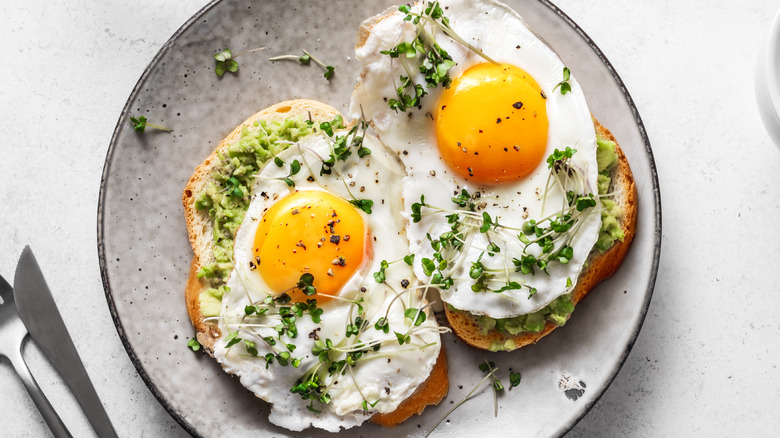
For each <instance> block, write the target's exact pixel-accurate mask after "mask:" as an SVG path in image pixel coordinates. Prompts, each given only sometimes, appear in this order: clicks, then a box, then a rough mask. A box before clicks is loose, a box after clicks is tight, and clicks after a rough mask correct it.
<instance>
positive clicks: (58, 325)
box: [14, 245, 116, 438]
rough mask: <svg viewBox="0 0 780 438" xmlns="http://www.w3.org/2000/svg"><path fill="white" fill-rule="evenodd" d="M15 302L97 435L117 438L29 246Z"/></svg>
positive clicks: (19, 271) (17, 276)
mask: <svg viewBox="0 0 780 438" xmlns="http://www.w3.org/2000/svg"><path fill="white" fill-rule="evenodd" d="M14 298H15V300H16V306H17V311H18V312H19V317H20V318H21V319H22V321H23V322H24V325H26V326H27V330H28V331H29V332H30V336H31V337H32V338H33V340H34V341H35V343H36V345H38V348H40V350H41V351H42V352H43V354H44V355H45V356H46V358H47V359H49V362H51V364H52V365H53V366H54V369H56V370H57V372H58V373H59V374H60V376H61V377H62V379H63V380H64V381H65V383H66V384H67V385H68V388H70V391H71V392H72V393H73V396H74V397H76V400H77V401H78V403H79V405H81V408H82V409H83V410H84V414H86V416H87V419H88V420H89V422H90V424H91V425H92V428H93V429H94V430H95V432H96V433H97V435H98V436H99V437H101V438H102V437H116V431H114V426H112V425H111V420H110V419H109V418H108V415H107V414H106V411H105V409H104V408H103V405H102V404H101V403H100V399H99V398H98V395H97V393H96V392H95V388H94V387H93V386H92V382H90V380H89V376H88V375H87V371H86V370H85V369H84V364H83V363H82V362H81V359H80V358H79V355H78V352H77V351H76V347H75V346H74V345H73V341H72V340H71V338H70V335H69V334H68V330H67V328H66V327H65V323H64V322H63V321H62V317H61V316H60V312H59V311H58V310H57V306H56V304H55V303H54V299H53V298H52V296H51V292H50V291H49V287H48V286H47V285H46V280H45V279H44V278H43V273H42V272H41V268H40V267H39V266H38V262H37V261H36V260H35V256H34V255H33V253H32V249H30V246H29V245H28V246H26V247H25V248H24V251H22V256H21V257H20V258H19V264H18V265H17V266H16V274H15V275H14Z"/></svg>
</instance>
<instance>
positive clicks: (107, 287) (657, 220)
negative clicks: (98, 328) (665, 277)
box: [97, 0, 662, 438]
mask: <svg viewBox="0 0 780 438" xmlns="http://www.w3.org/2000/svg"><path fill="white" fill-rule="evenodd" d="M538 1H539V3H541V4H542V5H543V6H545V7H547V8H548V9H550V10H551V11H552V12H553V13H555V15H557V16H558V17H559V18H560V19H561V20H562V21H563V22H564V23H565V24H566V25H568V26H569V27H570V28H571V29H573V30H574V31H575V32H576V33H577V34H578V35H579V36H580V38H582V39H583V41H584V42H585V43H586V44H587V45H588V47H590V49H591V50H593V52H594V53H595V54H596V55H597V56H598V57H599V59H600V60H601V62H602V63H603V65H604V66H605V67H606V68H607V71H608V72H609V74H610V76H612V78H613V79H614V80H615V82H616V84H617V86H618V88H619V89H620V92H621V94H622V95H623V97H624V98H625V100H626V104H627V105H628V107H629V108H630V109H631V115H632V117H633V119H634V122H635V123H636V127H637V129H638V131H639V135H640V137H641V139H642V144H643V146H644V152H645V154H646V156H647V159H648V167H649V169H650V181H651V183H652V189H653V190H652V191H653V203H652V205H653V206H654V207H655V215H654V218H653V219H654V221H653V225H654V227H653V229H654V238H653V241H652V245H653V262H652V265H651V267H650V272H649V277H648V281H647V284H646V287H645V299H644V302H643V303H642V307H641V316H640V318H639V321H638V322H637V324H636V325H635V326H634V328H633V331H632V333H631V336H630V340H629V342H628V344H627V345H626V348H625V349H624V350H623V352H622V354H621V356H620V358H619V360H617V361H616V362H615V365H614V366H613V367H612V369H611V370H609V374H610V377H609V378H608V379H607V384H606V385H604V386H603V387H602V388H600V389H599V391H598V393H597V394H596V396H595V397H593V398H592V399H591V400H589V401H588V403H587V404H586V405H585V406H584V409H583V410H582V412H581V413H580V415H579V416H578V417H576V418H574V419H572V420H570V421H569V422H568V424H562V425H560V427H559V428H558V432H559V434H558V436H563V435H565V434H566V433H568V432H569V431H571V429H573V428H574V427H575V426H576V425H577V424H578V423H579V422H580V421H581V420H582V419H583V418H584V417H585V416H586V415H587V414H588V413H589V412H590V411H591V410H592V409H593V407H594V406H595V404H596V403H597V402H598V401H599V400H600V399H601V397H602V396H603V395H604V393H606V391H607V389H608V388H609V387H610V386H611V385H612V383H613V382H614V380H615V378H616V377H617V375H618V373H619V372H620V370H621V369H622V367H623V365H624V364H625V362H626V360H627V359H628V356H629V354H630V353H631V351H632V350H633V347H634V344H635V343H636V340H637V337H638V336H639V332H640V331H641V329H642V327H643V326H644V321H645V319H646V317H647V311H648V309H649V307H650V302H651V300H652V296H653V293H654V289H655V283H656V279H657V274H658V269H659V263H660V255H661V236H662V232H661V231H662V230H661V227H662V221H661V194H660V188H659V182H658V170H657V168H656V164H655V158H654V155H653V151H652V148H651V146H650V140H649V138H648V135H647V130H646V129H645V126H644V123H643V122H642V118H641V116H640V115H639V111H638V109H637V107H636V104H635V103H634V100H633V98H632V97H631V94H630V93H629V91H628V88H627V87H626V85H625V83H624V82H623V80H622V79H621V77H620V75H618V73H617V71H616V70H615V68H614V67H613V65H612V63H611V62H610V61H609V59H607V57H606V55H604V53H603V52H602V51H601V49H600V48H599V47H598V45H596V43H595V42H594V41H593V39H591V38H590V36H589V35H588V34H587V33H586V32H585V31H584V30H583V29H582V28H581V27H580V26H579V25H578V24H577V23H576V22H575V21H574V20H573V19H572V18H571V17H569V16H568V15H567V14H566V13H565V12H563V10H561V9H560V8H559V7H558V6H556V5H555V4H553V3H552V2H551V1H550V0H538ZM222 2H223V0H211V1H210V2H209V3H208V4H206V5H204V6H203V7H202V8H201V9H200V10H198V11H197V12H195V13H194V14H193V15H192V16H191V17H190V18H189V19H187V21H185V22H184V24H182V25H181V26H180V27H179V28H178V29H177V30H176V32H174V33H173V35H171V37H170V38H168V40H167V41H166V42H165V43H164V44H163V45H162V46H161V47H160V50H158V52H157V54H155V56H154V57H153V58H152V60H151V61H149V63H148V64H147V66H146V68H145V69H144V71H143V73H142V74H141V76H140V77H139V78H138V81H137V82H136V84H135V85H134V86H133V90H132V92H131V93H130V96H129V97H128V99H127V102H126V103H125V105H124V107H123V108H122V111H121V113H120V115H119V119H118V120H117V124H116V127H115V128H114V132H113V134H112V136H111V140H110V143H109V146H108V150H107V152H106V159H105V162H104V165H103V171H102V174H101V178H100V192H99V196H98V205H97V210H98V211H97V249H98V262H99V265H100V276H101V280H102V283H103V292H104V294H105V296H106V301H107V303H108V308H109V312H110V313H111V318H112V320H113V322H114V326H115V327H116V330H117V334H118V335H119V338H120V340H121V342H122V346H123V347H124V349H125V351H126V352H127V355H128V356H129V358H130V362H131V363H132V364H133V366H134V367H135V369H136V371H137V372H138V375H139V376H140V377H141V379H142V380H143V381H144V383H145V384H146V386H147V388H149V390H150V391H151V393H152V395H153V396H154V397H155V398H156V399H157V401H158V402H159V403H160V405H161V406H162V407H163V408H164V409H165V411H166V412H167V413H168V414H169V415H170V416H171V417H172V418H173V419H174V420H175V421H176V422H177V423H178V424H179V425H180V426H181V427H182V428H183V429H184V430H185V431H186V432H187V433H189V434H190V435H192V436H194V437H198V438H201V437H203V435H202V434H201V433H200V432H198V431H197V430H196V429H195V428H194V426H193V425H192V424H191V423H190V422H188V421H187V420H186V419H185V418H184V416H183V415H182V414H181V413H180V412H178V411H177V410H176V409H174V408H173V406H171V404H170V402H169V401H168V399H167V398H165V397H164V395H163V394H162V393H161V391H160V389H159V388H158V387H157V385H155V384H154V382H153V381H152V379H151V377H150V376H149V375H148V373H147V372H146V369H145V368H144V366H143V364H142V363H141V360H140V358H139V357H138V356H137V355H136V353H135V350H134V349H133V348H132V346H131V345H130V340H129V338H128V337H127V335H126V333H125V329H124V326H123V325H122V322H121V320H120V318H119V314H118V312H117V308H116V305H115V303H114V297H113V294H112V292H111V284H110V280H109V278H108V264H107V261H106V254H105V247H104V244H103V241H104V237H105V230H104V228H105V214H104V211H103V210H104V209H103V206H104V205H105V198H106V183H107V179H108V177H109V171H110V169H111V164H112V163H113V158H114V151H115V148H116V147H117V139H118V137H119V133H120V131H121V130H122V128H123V126H124V124H125V122H126V120H127V117H128V114H129V110H130V107H131V106H132V103H133V102H134V101H135V99H136V98H137V96H138V94H139V93H140V92H141V90H142V89H143V86H142V85H143V83H144V82H145V80H146V79H147V78H148V77H149V76H150V74H151V72H152V70H153V68H154V67H156V66H157V64H158V63H159V62H160V60H161V59H162V58H163V56H164V55H166V54H167V53H168V51H169V50H170V48H171V47H172V46H173V44H174V42H176V41H177V39H178V38H179V36H181V34H183V33H184V32H186V31H187V30H188V29H189V28H190V27H192V25H193V24H194V23H196V22H198V21H200V19H201V17H202V16H203V15H204V14H206V13H207V12H208V11H210V10H211V9H213V8H214V7H215V6H216V5H217V4H219V3H222Z"/></svg>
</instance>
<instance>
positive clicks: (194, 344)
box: [187, 338, 201, 351]
mask: <svg viewBox="0 0 780 438" xmlns="http://www.w3.org/2000/svg"><path fill="white" fill-rule="evenodd" d="M187 346H188V347H190V350H192V351H200V348H201V345H200V342H198V340H197V339H196V338H192V339H190V340H189V341H187Z"/></svg>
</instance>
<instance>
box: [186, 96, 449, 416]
mask: <svg viewBox="0 0 780 438" xmlns="http://www.w3.org/2000/svg"><path fill="white" fill-rule="evenodd" d="M337 116H340V114H339V112H338V111H337V110H336V109H335V108H332V107H330V106H328V105H325V104H323V103H321V102H318V101H313V100H302V99H301V100H292V101H285V102H281V103H278V104H276V105H272V106H270V107H268V108H266V109H264V110H261V111H259V112H258V113H256V114H254V115H253V116H251V117H250V118H248V119H247V120H245V121H244V122H243V123H242V124H241V125H239V126H238V127H237V128H235V129H234V130H233V131H232V132H231V133H230V134H229V135H228V136H227V137H225V139H224V140H222V141H221V142H220V144H219V145H218V146H217V148H216V149H215V150H214V151H213V152H212V153H211V155H209V157H208V158H206V159H205V160H204V161H203V163H201V164H200V165H199V166H198V167H197V168H196V169H195V171H194V173H193V175H192V177H191V178H190V180H189V182H188V183H187V185H186V187H185V189H184V192H183V194H182V203H183V205H184V216H185V218H186V223H187V231H188V234H189V239H190V243H191V245H192V250H193V257H192V263H191V266H190V272H189V277H188V280H187V285H186V287H185V299H186V304H187V312H188V313H189V317H190V320H191V321H192V324H193V326H194V328H195V331H196V337H197V340H198V342H200V344H201V345H202V346H203V347H204V350H205V351H206V352H207V353H209V354H210V355H212V356H213V349H214V343H215V342H216V341H217V340H218V339H219V338H220V336H221V334H220V330H219V328H218V327H217V324H216V321H214V320H213V319H209V318H206V317H205V316H204V314H203V311H202V308H201V293H202V292H203V291H204V290H205V289H206V288H208V287H210V284H209V283H208V281H206V280H204V279H201V278H199V277H198V273H199V272H200V271H201V269H202V268H203V267H204V266H206V265H208V264H210V263H212V262H213V261H214V258H215V257H214V253H213V249H212V244H213V237H212V235H213V230H214V223H213V221H212V219H211V218H210V217H209V215H208V213H207V212H205V211H204V210H200V209H198V208H197V200H198V198H199V196H200V193H201V192H202V191H203V190H204V189H205V187H206V186H207V185H208V184H209V183H210V180H211V174H212V171H213V170H214V168H215V166H216V165H217V164H218V163H219V162H220V160H221V159H222V158H221V157H222V156H224V155H226V152H227V150H228V146H229V145H231V144H233V143H234V142H236V141H237V140H238V139H239V138H240V136H241V132H242V129H244V127H247V126H250V125H252V124H254V123H255V121H259V120H266V121H282V120H286V119H290V118H302V119H304V120H311V121H313V122H315V126H317V125H319V123H321V122H325V121H331V120H333V119H334V118H336V117H337ZM447 369H448V365H447V355H446V353H445V352H444V346H443V345H442V348H441V351H440V353H439V356H438V358H437V360H436V363H435V365H434V367H433V369H432V371H431V374H430V375H429V377H428V379H427V380H426V381H424V382H423V383H422V384H421V385H420V387H418V388H417V390H416V391H415V392H414V393H413V394H412V395H411V396H410V397H409V398H407V399H406V400H404V401H403V402H402V403H401V404H400V405H399V406H398V408H397V409H396V410H395V411H393V412H390V413H387V414H375V415H373V416H372V417H371V421H372V422H374V423H376V424H379V425H382V426H385V427H391V426H395V425H397V424H399V423H401V422H403V421H405V420H406V419H408V418H409V417H411V416H412V415H415V414H420V413H422V411H423V409H424V408H425V407H426V406H428V405H430V404H438V403H439V402H440V401H441V400H442V399H443V398H444V397H445V396H446V395H447V392H448V389H449V380H448V377H447Z"/></svg>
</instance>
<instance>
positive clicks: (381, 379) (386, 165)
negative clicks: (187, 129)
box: [214, 134, 440, 432]
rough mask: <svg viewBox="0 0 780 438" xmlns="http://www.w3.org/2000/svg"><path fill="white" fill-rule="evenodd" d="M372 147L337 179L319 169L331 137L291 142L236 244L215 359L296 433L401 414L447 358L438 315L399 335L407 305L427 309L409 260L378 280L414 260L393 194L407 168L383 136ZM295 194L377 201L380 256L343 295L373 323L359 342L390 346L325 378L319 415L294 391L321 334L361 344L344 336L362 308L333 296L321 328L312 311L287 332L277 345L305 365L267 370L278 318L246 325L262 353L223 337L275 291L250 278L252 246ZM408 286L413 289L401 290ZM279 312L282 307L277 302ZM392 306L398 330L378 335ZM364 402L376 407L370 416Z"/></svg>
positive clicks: (372, 217) (370, 220)
mask: <svg viewBox="0 0 780 438" xmlns="http://www.w3.org/2000/svg"><path fill="white" fill-rule="evenodd" d="M364 145H365V146H367V147H368V148H370V149H371V150H372V153H371V155H369V156H367V157H365V158H358V157H357V154H356V153H353V154H352V156H351V157H350V158H348V159H347V160H346V161H345V162H338V163H337V165H336V166H335V167H334V168H333V173H332V174H331V175H322V176H321V175H320V172H319V171H320V168H321V164H322V159H323V158H327V157H328V156H329V154H330V152H331V143H330V140H328V139H327V137H325V136H324V135H322V134H314V135H311V136H308V137H306V138H304V139H302V140H301V141H300V142H299V143H297V144H294V145H291V146H290V148H289V149H287V150H286V151H284V152H282V153H280V154H279V156H278V157H279V158H281V159H282V160H284V162H285V163H286V164H285V165H284V166H282V167H278V166H277V165H275V164H274V162H273V160H271V161H269V163H268V164H267V165H266V166H265V167H264V168H263V169H261V171H260V173H259V174H258V176H257V180H256V183H255V184H256V185H255V190H254V191H253V193H254V195H253V198H252V201H251V204H250V206H249V209H248V210H247V212H246V215H245V218H244V221H243V223H242V225H241V227H240V228H239V230H238V232H237V234H236V238H235V245H234V258H235V268H234V270H233V272H232V273H231V275H230V277H229V280H228V283H227V285H228V287H229V289H230V290H229V292H227V293H226V294H225V295H224V296H223V298H222V309H221V314H220V317H219V328H220V330H221V333H222V337H221V338H220V339H219V340H218V341H217V342H216V344H215V345H216V347H215V349H214V356H215V357H216V359H217V360H218V361H219V362H220V363H221V364H222V366H223V368H224V369H225V370H226V371H228V372H229V373H231V374H235V375H238V376H239V378H240V380H241V383H242V384H243V385H244V386H245V387H247V388H248V389H249V390H250V391H252V392H253V393H255V394H256V395H257V396H258V397H260V398H262V399H264V400H266V401H268V402H270V403H271V404H272V406H271V413H270V415H269V420H270V421H271V422H272V423H274V424H276V425H279V426H282V427H285V428H287V429H290V430H293V431H300V430H303V429H305V428H307V427H309V426H314V427H318V428H321V429H325V430H328V431H331V432H336V431H338V430H339V429H340V428H349V427H353V426H356V425H359V424H361V423H362V422H364V421H365V420H366V419H368V418H369V417H370V416H371V415H373V414H374V413H377V412H379V413H388V412H391V411H393V410H395V409H396V408H397V406H398V405H399V404H400V403H401V402H402V401H403V400H405V399H406V398H408V397H409V396H410V395H411V394H412V393H413V392H414V390H415V389H416V388H417V387H418V386H419V385H420V384H421V383H422V382H423V381H425V380H426V379H427V377H428V375H429V374H430V371H431V369H432V368H433V365H434V363H435V361H436V358H437V356H438V354H439V349H440V340H439V329H438V328H437V326H436V323H435V319H434V318H432V317H431V318H428V319H427V320H426V321H425V322H424V323H423V324H422V325H421V326H420V327H417V328H416V329H415V332H414V333H416V334H413V335H412V337H411V341H412V342H411V344H404V345H399V344H398V342H397V340H396V336H395V334H394V333H393V331H398V332H401V333H404V332H405V331H406V330H408V329H409V327H410V324H411V320H410V319H409V318H405V317H404V314H403V311H404V309H405V308H408V307H414V308H418V309H419V308H422V307H424V306H425V301H424V300H423V298H422V295H421V293H420V291H418V290H415V289H414V285H415V284H416V283H417V282H416V280H415V277H414V273H413V272H412V270H411V268H410V267H409V266H408V265H407V264H405V263H404V262H403V261H401V262H400V263H392V264H391V265H390V267H389V268H388V269H387V270H386V281H385V283H384V284H379V283H377V282H376V281H375V279H374V278H373V273H374V272H377V271H379V269H380V266H381V261H382V260H387V261H393V260H398V259H401V258H403V257H404V256H405V255H407V254H408V250H409V245H408V241H407V239H406V235H405V233H404V226H405V223H404V220H403V218H402V217H401V215H400V214H399V211H400V210H401V209H402V208H403V205H402V201H401V199H400V196H399V193H398V192H397V191H394V190H388V189H387V187H393V186H397V185H400V180H401V177H402V176H403V174H404V169H403V166H402V165H401V164H400V163H399V161H398V159H397V158H396V157H395V155H394V154H392V153H391V152H390V151H388V150H387V149H386V148H385V147H384V146H383V145H382V144H381V142H379V141H378V140H377V139H376V138H375V137H373V136H367V137H366V138H365V139H364ZM295 159H297V160H299V162H300V163H301V170H300V172H299V173H298V174H297V175H295V176H293V177H292V179H293V181H294V182H295V186H294V187H289V186H288V185H287V184H286V183H285V182H284V181H282V180H281V178H284V177H286V176H287V175H288V174H289V167H288V166H289V163H291V162H292V161H293V160H295ZM295 190H325V191H328V192H330V193H332V194H335V195H337V196H340V197H342V198H343V199H345V200H349V199H352V198H351V195H350V193H352V194H353V195H354V196H355V197H357V198H360V199H371V200H372V201H373V207H372V210H373V211H372V214H363V213H362V212H361V214H362V215H363V219H364V221H365V222H366V223H367V225H368V226H367V228H368V232H369V237H370V240H371V242H370V245H371V246H372V247H373V254H374V257H373V258H369V257H368V256H365V257H364V263H363V265H362V266H361V267H360V268H359V269H358V271H357V272H356V273H355V274H354V276H353V277H352V278H351V279H350V280H349V281H348V282H347V284H346V285H345V286H344V287H343V288H342V290H341V291H340V293H339V296H340V297H341V298H343V299H345V300H356V299H358V298H360V297H362V298H363V300H364V302H363V303H362V306H363V307H364V309H365V317H366V320H367V321H369V323H370V325H369V327H368V328H367V329H366V330H365V331H364V332H363V333H362V334H361V335H360V337H359V338H360V340H361V341H362V342H363V343H369V342H372V341H377V340H381V341H386V342H384V343H383V344H382V346H381V349H380V350H379V351H377V352H368V353H366V354H365V358H366V360H364V361H362V362H359V363H358V364H357V365H356V366H354V367H352V369H351V370H350V372H349V373H347V374H345V375H336V376H326V377H324V382H325V383H326V384H327V385H328V393H329V394H330V395H331V397H332V401H331V402H330V403H329V404H327V405H320V404H318V403H315V405H314V406H315V408H317V409H319V410H321V413H315V412H312V411H311V410H309V409H307V405H309V400H303V399H302V398H301V397H300V396H299V395H298V394H294V393H291V392H290V389H291V388H292V387H293V386H294V385H295V383H296V381H297V380H298V379H299V378H300V377H301V376H302V375H303V374H304V373H305V372H306V371H307V370H309V369H311V368H312V367H314V366H316V365H317V364H318V363H319V360H318V358H317V357H316V356H314V355H313V354H312V353H311V351H312V347H313V346H314V342H315V336H316V337H317V338H318V339H321V340H325V339H330V340H332V341H333V343H334V344H337V345H338V344H339V343H342V342H344V343H347V344H350V343H352V342H354V341H355V337H354V336H353V337H350V338H346V336H345V330H346V325H347V321H348V320H349V319H350V315H351V316H352V318H354V317H355V316H357V315H358V313H357V306H355V305H352V304H351V303H349V302H345V301H341V300H335V299H334V300H331V301H330V302H329V303H325V304H323V305H322V306H321V308H322V309H323V310H324V312H323V314H322V316H321V322H320V323H314V322H313V321H312V318H311V316H310V315H308V314H306V313H304V314H303V316H302V317H298V318H297V319H296V326H297V329H298V336H297V337H296V338H289V337H288V336H283V341H279V340H278V339H277V347H278V346H280V345H282V342H284V343H289V344H294V345H295V346H296V348H295V350H294V351H293V353H292V356H293V357H296V358H300V359H301V363H300V366H299V367H297V368H294V367H292V366H291V365H288V366H282V365H280V364H279V363H278V362H277V361H274V362H273V363H272V364H270V366H268V367H266V361H265V359H264V356H265V354H266V353H268V352H271V351H272V350H271V347H269V346H268V345H266V344H265V343H264V342H263V341H262V339H261V338H262V337H266V336H272V337H274V338H275V339H276V338H277V332H276V331H275V330H274V328H273V327H274V326H275V325H277V324H278V323H279V320H278V317H273V316H267V317H263V318H257V319H254V320H252V322H253V323H256V324H257V325H256V326H253V327H247V326H242V328H243V331H242V332H241V337H242V338H247V339H251V340H252V341H254V342H255V344H256V346H257V350H258V355H257V356H252V355H250V354H249V353H247V350H246V348H245V346H244V344H243V343H238V344H235V345H233V346H232V347H230V348H226V339H225V338H226V337H227V336H228V335H229V333H231V332H234V331H236V330H237V329H238V328H239V326H241V323H242V320H243V317H244V308H245V306H246V305H248V304H251V303H255V302H258V301H261V302H262V300H263V299H265V297H267V296H268V295H269V293H270V288H269V287H268V286H266V285H265V284H264V282H263V280H262V277H261V276H259V275H255V273H252V272H250V268H249V266H250V262H251V261H252V260H253V259H254V257H253V254H252V246H253V240H254V236H255V232H256V230H257V227H258V224H259V222H260V219H261V218H262V215H263V213H264V212H265V211H266V210H267V209H268V208H270V206H271V205H273V204H274V203H275V202H276V201H277V200H279V199H281V198H283V197H284V196H287V195H289V194H291V193H293V192H294V191H295ZM407 282H408V283H407ZM404 284H405V285H406V287H407V288H408V289H406V288H405V287H404ZM405 290H407V292H406V293H401V292H402V291H405ZM396 294H400V299H396V300H394V298H395V297H396ZM277 307H281V305H279V304H277ZM388 308H390V311H389V315H388V321H389V324H390V328H391V331H390V332H389V334H385V333H383V332H382V331H378V330H376V329H375V328H374V327H373V324H374V323H375V322H376V321H377V319H378V318H379V317H381V316H384V314H385V312H386V311H387V309H388ZM269 313H271V312H269ZM282 350H284V347H282ZM358 389H359V390H358ZM364 400H367V401H368V402H369V403H370V404H374V403H376V404H375V405H374V406H370V407H369V410H368V411H364V409H363V401H364ZM377 400H378V401H377Z"/></svg>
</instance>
